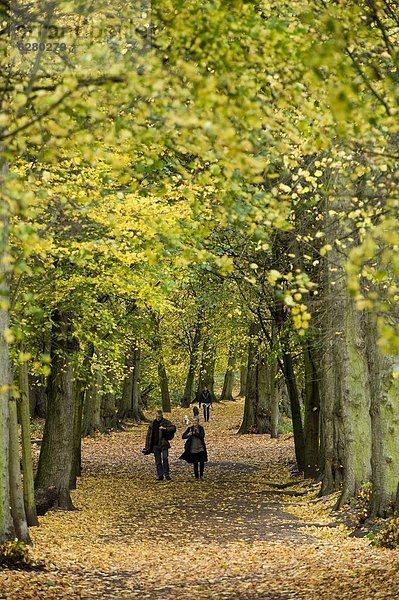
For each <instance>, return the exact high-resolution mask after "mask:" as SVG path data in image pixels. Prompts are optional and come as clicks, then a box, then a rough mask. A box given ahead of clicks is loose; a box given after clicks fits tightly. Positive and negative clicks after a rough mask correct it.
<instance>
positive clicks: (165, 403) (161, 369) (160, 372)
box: [154, 315, 172, 413]
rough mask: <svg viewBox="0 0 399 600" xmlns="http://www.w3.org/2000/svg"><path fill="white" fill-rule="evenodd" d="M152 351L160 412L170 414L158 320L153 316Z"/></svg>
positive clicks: (166, 376)
mask: <svg viewBox="0 0 399 600" xmlns="http://www.w3.org/2000/svg"><path fill="white" fill-rule="evenodd" d="M154 350H155V353H156V357H157V362H158V380H159V387H160V390H161V399H162V410H163V412H165V413H170V412H171V410H172V409H171V405H170V394H169V384H168V374H167V372H166V367H165V361H164V358H163V344H162V337H161V330H160V321H159V318H158V317H157V316H156V315H154Z"/></svg>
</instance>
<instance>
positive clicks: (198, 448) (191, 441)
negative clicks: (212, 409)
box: [179, 417, 208, 479]
mask: <svg viewBox="0 0 399 600" xmlns="http://www.w3.org/2000/svg"><path fill="white" fill-rule="evenodd" d="M182 437H183V440H186V443H185V445H184V452H183V454H182V455H181V456H180V457H179V458H180V459H181V460H185V461H186V462H188V463H191V464H193V465H194V477H195V479H200V478H201V479H203V478H204V469H205V463H206V462H207V461H208V453H207V450H206V444H205V429H204V428H203V427H202V425H200V424H199V417H194V419H193V424H192V425H191V427H187V429H186V431H185V432H184V433H183V436H182Z"/></svg>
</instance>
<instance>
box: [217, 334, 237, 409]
mask: <svg viewBox="0 0 399 600" xmlns="http://www.w3.org/2000/svg"><path fill="white" fill-rule="evenodd" d="M235 364H236V352H235V348H234V344H233V342H232V343H231V344H230V348H229V358H228V361H227V369H226V373H225V376H224V381H223V388H222V393H221V394H220V400H234V398H233V386H234V367H235Z"/></svg>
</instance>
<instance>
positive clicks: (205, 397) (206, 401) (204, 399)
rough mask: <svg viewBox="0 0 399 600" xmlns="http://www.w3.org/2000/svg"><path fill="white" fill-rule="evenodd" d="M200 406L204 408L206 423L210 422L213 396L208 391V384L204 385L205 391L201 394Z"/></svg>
mask: <svg viewBox="0 0 399 600" xmlns="http://www.w3.org/2000/svg"><path fill="white" fill-rule="evenodd" d="M198 404H199V406H201V404H202V407H203V409H204V421H209V409H210V408H211V406H212V394H211V392H210V391H209V390H208V386H207V385H206V384H205V385H204V387H203V390H202V392H201V393H200V397H199V402H198Z"/></svg>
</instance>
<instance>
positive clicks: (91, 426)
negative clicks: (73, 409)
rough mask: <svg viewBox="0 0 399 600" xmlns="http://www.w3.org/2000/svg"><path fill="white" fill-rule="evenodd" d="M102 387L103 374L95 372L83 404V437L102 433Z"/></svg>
mask: <svg viewBox="0 0 399 600" xmlns="http://www.w3.org/2000/svg"><path fill="white" fill-rule="evenodd" d="M101 385H102V374H101V372H100V371H98V370H95V371H94V373H92V377H91V381H90V384H89V385H88V387H87V388H86V393H85V397H84V404H83V424H82V435H83V437H85V436H87V435H93V433H95V432H96V431H101V429H102V425H101V393H100V391H101Z"/></svg>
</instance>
